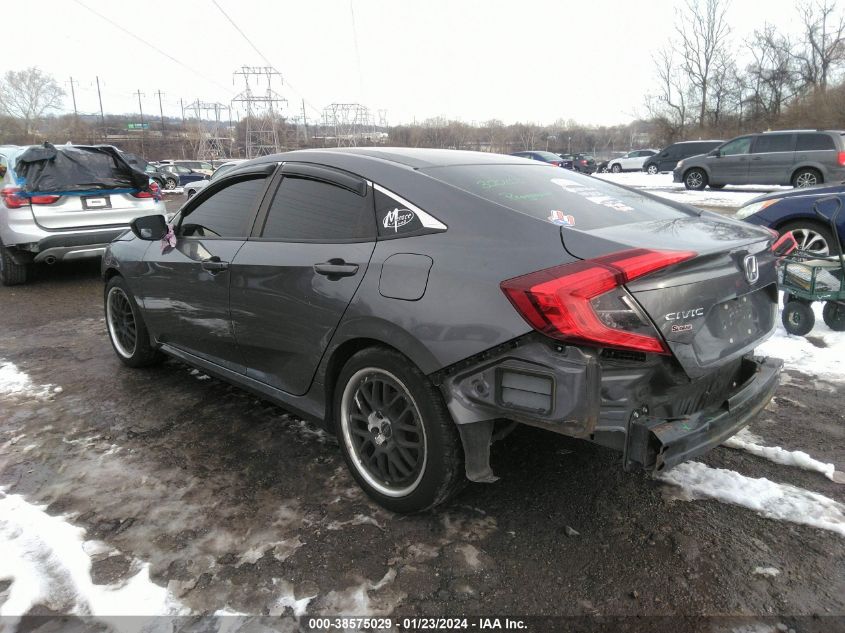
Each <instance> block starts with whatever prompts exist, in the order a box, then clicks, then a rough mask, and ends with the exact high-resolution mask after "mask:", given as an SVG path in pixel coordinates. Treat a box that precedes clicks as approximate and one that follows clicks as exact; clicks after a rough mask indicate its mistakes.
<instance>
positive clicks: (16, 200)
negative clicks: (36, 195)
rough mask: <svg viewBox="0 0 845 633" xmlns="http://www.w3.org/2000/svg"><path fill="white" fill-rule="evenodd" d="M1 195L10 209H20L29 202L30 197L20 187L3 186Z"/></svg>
mask: <svg viewBox="0 0 845 633" xmlns="http://www.w3.org/2000/svg"><path fill="white" fill-rule="evenodd" d="M0 197H2V198H3V203H4V204H5V205H6V207H7V208H9V209H20V208H21V207H25V206H27V205H28V204H29V199H28V198H27V197H26V196H25V195H24V193H23V191H22V190H21V189H20V187H3V188H2V189H0Z"/></svg>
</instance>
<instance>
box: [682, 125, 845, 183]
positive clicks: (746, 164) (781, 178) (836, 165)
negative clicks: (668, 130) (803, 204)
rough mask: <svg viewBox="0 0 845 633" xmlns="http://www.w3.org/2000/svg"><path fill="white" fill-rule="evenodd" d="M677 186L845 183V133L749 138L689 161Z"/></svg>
mask: <svg viewBox="0 0 845 633" xmlns="http://www.w3.org/2000/svg"><path fill="white" fill-rule="evenodd" d="M673 174H674V180H675V182H683V183H684V185H685V186H686V188H687V189H696V190H701V189H704V188H705V187H707V186H710V188H711V189H721V188H722V187H724V186H725V185H792V186H793V187H812V186H813V185H819V184H821V183H824V182H841V181H842V180H845V132H843V131H840V130H832V131H831V130H783V131H778V132H764V133H762V134H746V135H745V136H739V137H737V138H735V139H732V140H730V141H727V142H726V143H724V144H722V145H720V146H719V147H717V148H716V149H714V150H712V151H710V152H709V153H707V154H701V155H699V156H693V157H691V158H685V159H684V160H682V161H681V162H679V163H678V165H677V166H676V167H675V170H674V172H673Z"/></svg>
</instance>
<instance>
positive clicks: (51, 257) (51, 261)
mask: <svg viewBox="0 0 845 633" xmlns="http://www.w3.org/2000/svg"><path fill="white" fill-rule="evenodd" d="M44 263H45V264H47V265H48V266H52V265H53V264H55V263H56V256H55V255H47V257H45V258H44Z"/></svg>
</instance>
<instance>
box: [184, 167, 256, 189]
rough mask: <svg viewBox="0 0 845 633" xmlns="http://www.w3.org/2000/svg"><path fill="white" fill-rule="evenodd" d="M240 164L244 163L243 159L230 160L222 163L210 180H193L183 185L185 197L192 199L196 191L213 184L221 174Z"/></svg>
mask: <svg viewBox="0 0 845 633" xmlns="http://www.w3.org/2000/svg"><path fill="white" fill-rule="evenodd" d="M242 162H244V159H241V160H230V161H228V162H225V163H222V164H221V165H220V166H218V167H217V169H216V170H215V171H214V174H213V175H212V176H211V178H210V179H208V180H195V181H193V182H190V183H188V184H187V185H185V195H186V196H188V198H192V197H193V196H194V195H196V193H197V192H198V191H200V190H201V189H204V188H205V187H206V186H207V185H208V184H209V183H210V182H213V181H214V180H216V179H217V178H220V177H221V176H222V175H223V174H225V173H228V172H229V170H230V169H232V168H233V167H235V166H237V165H240V164H241V163H242Z"/></svg>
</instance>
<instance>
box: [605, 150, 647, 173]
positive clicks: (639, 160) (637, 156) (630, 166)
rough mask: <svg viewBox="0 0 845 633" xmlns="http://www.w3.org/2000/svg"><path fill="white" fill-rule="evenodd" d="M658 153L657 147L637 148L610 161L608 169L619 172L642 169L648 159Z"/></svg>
mask: <svg viewBox="0 0 845 633" xmlns="http://www.w3.org/2000/svg"><path fill="white" fill-rule="evenodd" d="M656 153H657V150H655V149H636V150H634V151H632V152H628V153H627V154H625V155H624V156H620V157H619V158H614V159H613V160H610V161H608V163H607V170H608V171H610V172H613V173H614V174H618V173H620V172H623V171H642V168H643V165H644V164H645V162H646V160H648V159H649V158H650V157H652V156H654V155H655V154H656Z"/></svg>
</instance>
